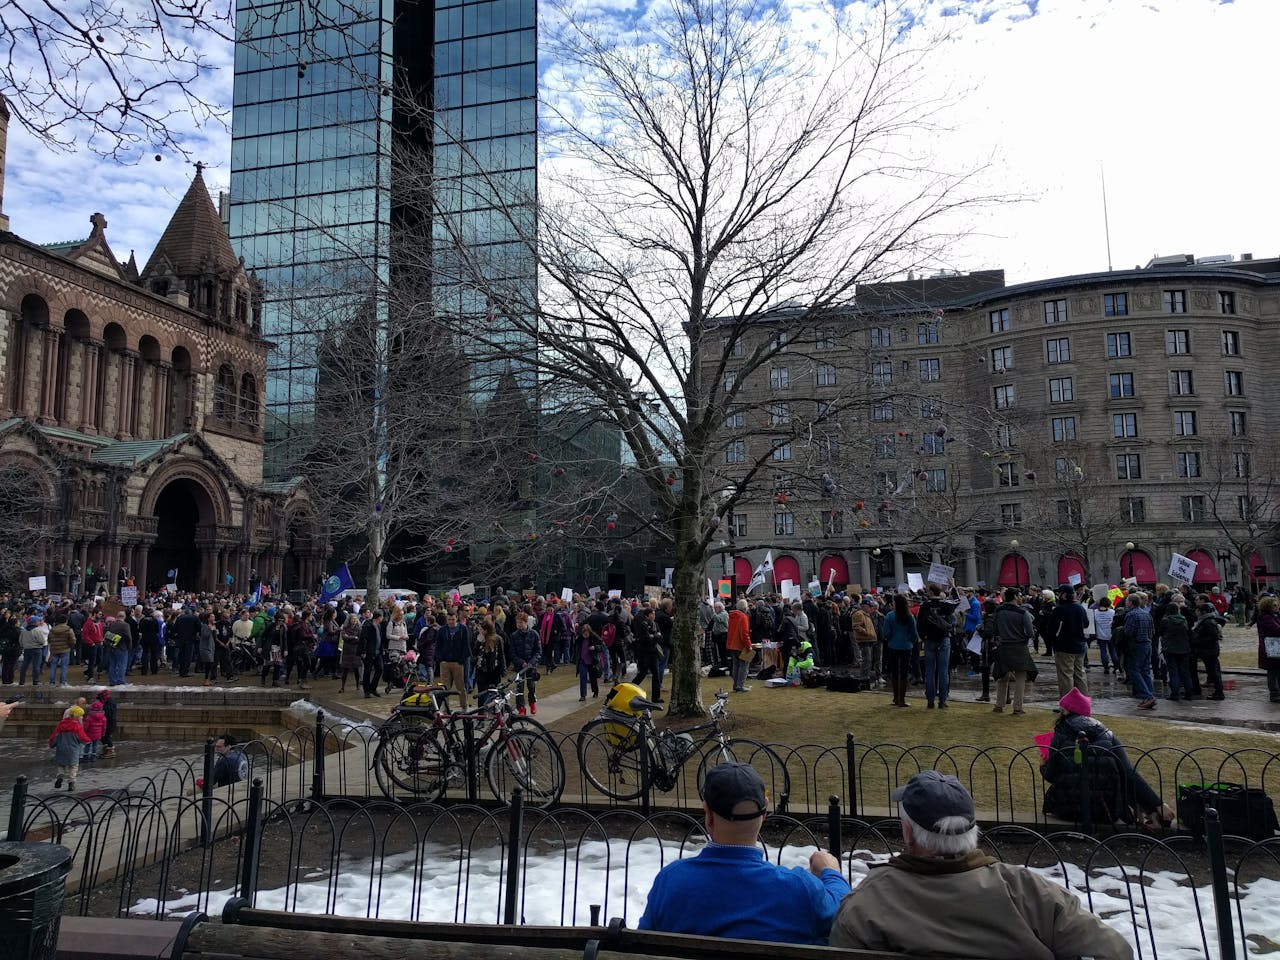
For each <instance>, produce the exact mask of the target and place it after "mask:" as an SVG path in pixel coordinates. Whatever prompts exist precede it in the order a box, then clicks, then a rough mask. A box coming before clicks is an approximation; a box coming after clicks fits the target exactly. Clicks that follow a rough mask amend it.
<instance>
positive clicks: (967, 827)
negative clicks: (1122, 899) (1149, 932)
mask: <svg viewBox="0 0 1280 960" xmlns="http://www.w3.org/2000/svg"><path fill="white" fill-rule="evenodd" d="M893 799H894V800H895V801H897V803H898V804H899V807H898V810H899V813H900V815H901V819H902V840H903V846H904V849H903V852H902V853H900V854H898V855H897V856H895V857H893V858H892V859H891V860H889V861H888V862H887V863H881V864H874V865H872V867H871V871H870V872H869V873H868V875H867V878H866V879H865V880H863V881H862V883H860V884H859V885H858V887H857V889H856V890H854V891H853V893H852V894H850V895H849V896H848V897H846V898H845V900H844V902H843V903H842V904H841V905H840V912H839V914H837V916H836V921H835V925H834V926H833V927H832V929H831V945H832V946H833V947H850V948H854V949H860V950H878V951H892V952H895V953H905V954H907V955H908V956H949V957H983V958H986V960H1065V958H1068V957H1094V958H1097V960H1130V958H1132V957H1133V950H1132V948H1130V946H1129V945H1128V944H1127V943H1126V942H1125V941H1124V938H1123V937H1121V936H1120V934H1119V933H1117V932H1116V931H1115V930H1113V929H1111V928H1110V927H1109V926H1107V925H1106V924H1105V923H1103V922H1102V920H1100V919H1099V918H1098V917H1096V916H1094V915H1093V914H1091V913H1089V912H1088V911H1087V910H1085V909H1084V908H1083V907H1081V905H1080V900H1079V899H1078V898H1077V897H1076V896H1075V894H1073V893H1071V892H1070V891H1068V890H1066V889H1064V888H1062V887H1060V886H1058V885H1057V884H1056V883H1053V882H1052V881H1049V880H1046V879H1044V878H1043V877H1040V876H1039V875H1037V874H1035V873H1032V872H1031V871H1030V870H1028V869H1027V868H1026V867H1021V866H1017V865H1015V864H1009V863H1002V862H1000V861H999V860H996V859H994V858H992V857H989V856H988V855H987V854H986V853H984V852H982V851H981V850H979V849H978V826H977V823H976V820H975V817H974V808H973V797H971V796H970V795H969V792H968V791H967V790H965V788H964V786H963V785H961V783H960V781H959V780H957V779H956V778H955V777H953V776H950V775H948V774H943V773H938V772H937V771H936V770H925V771H924V772H922V773H917V774H916V775H915V776H914V777H912V778H911V779H910V780H908V781H907V783H906V784H905V785H904V786H902V787H899V788H898V789H897V790H895V791H894V792H893Z"/></svg>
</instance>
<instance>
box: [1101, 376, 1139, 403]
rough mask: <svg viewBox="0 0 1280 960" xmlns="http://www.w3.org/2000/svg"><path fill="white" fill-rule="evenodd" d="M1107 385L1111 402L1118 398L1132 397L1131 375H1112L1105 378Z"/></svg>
mask: <svg viewBox="0 0 1280 960" xmlns="http://www.w3.org/2000/svg"><path fill="white" fill-rule="evenodd" d="M1107 384H1108V387H1109V389H1110V392H1111V398H1112V399H1113V400H1115V399H1117V398H1119V397H1132V396H1133V374H1132V373H1113V374H1111V375H1110V376H1108V377H1107Z"/></svg>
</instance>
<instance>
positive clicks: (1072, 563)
mask: <svg viewBox="0 0 1280 960" xmlns="http://www.w3.org/2000/svg"><path fill="white" fill-rule="evenodd" d="M1073 573H1074V574H1076V575H1077V576H1078V577H1079V578H1080V583H1088V582H1089V578H1088V576H1087V575H1086V574H1085V572H1084V561H1083V560H1081V559H1080V558H1079V557H1077V556H1076V555H1075V554H1074V553H1068V554H1067V555H1066V556H1064V557H1060V558H1059V559H1058V583H1070V582H1071V575H1072V574H1073Z"/></svg>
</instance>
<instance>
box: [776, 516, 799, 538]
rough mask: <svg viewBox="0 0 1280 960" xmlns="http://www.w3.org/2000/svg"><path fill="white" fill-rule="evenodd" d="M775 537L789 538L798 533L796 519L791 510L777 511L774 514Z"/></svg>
mask: <svg viewBox="0 0 1280 960" xmlns="http://www.w3.org/2000/svg"><path fill="white" fill-rule="evenodd" d="M773 532H774V535H775V536H779V537H789V536H791V535H792V534H793V533H795V532H796V517H795V514H793V513H792V512H791V511H790V510H775V511H774V514H773Z"/></svg>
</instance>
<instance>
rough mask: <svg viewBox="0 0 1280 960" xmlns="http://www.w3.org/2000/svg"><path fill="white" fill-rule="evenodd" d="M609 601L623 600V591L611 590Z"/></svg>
mask: <svg viewBox="0 0 1280 960" xmlns="http://www.w3.org/2000/svg"><path fill="white" fill-rule="evenodd" d="M609 599H610V600H621V599H622V591H621V590H610V591H609Z"/></svg>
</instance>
